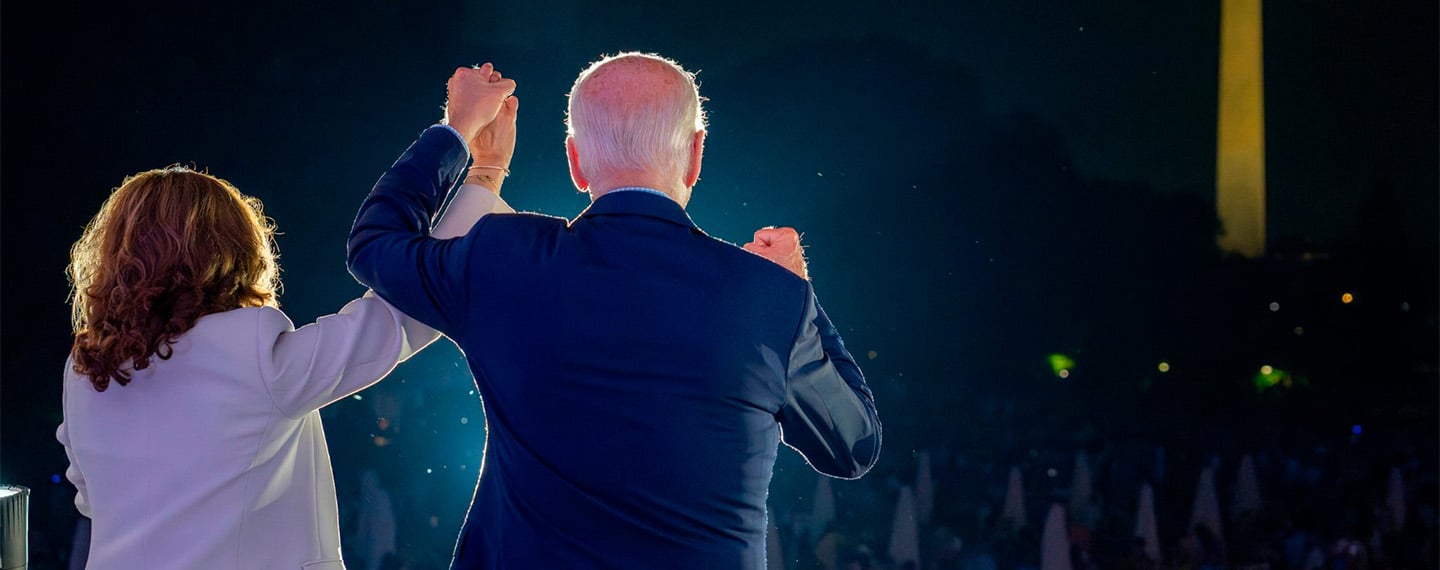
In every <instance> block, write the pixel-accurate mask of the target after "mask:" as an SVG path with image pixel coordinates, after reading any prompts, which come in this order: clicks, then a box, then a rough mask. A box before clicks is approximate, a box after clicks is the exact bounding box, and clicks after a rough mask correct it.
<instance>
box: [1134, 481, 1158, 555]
mask: <svg viewBox="0 0 1440 570" xmlns="http://www.w3.org/2000/svg"><path fill="white" fill-rule="evenodd" d="M1139 503H1140V504H1139V506H1138V507H1136V509H1135V537H1136V538H1139V539H1140V540H1141V541H1142V542H1143V543H1144V545H1145V556H1146V557H1147V558H1149V559H1150V560H1153V561H1155V562H1157V563H1158V562H1160V525H1159V523H1157V522H1156V520H1155V488H1154V487H1151V486H1150V484H1149V483H1146V484H1144V485H1141V486H1140V501H1139Z"/></svg>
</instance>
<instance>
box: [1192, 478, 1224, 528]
mask: <svg viewBox="0 0 1440 570" xmlns="http://www.w3.org/2000/svg"><path fill="white" fill-rule="evenodd" d="M1192 513H1193V514H1192V515H1191V516H1190V528H1192V529H1193V528H1195V526H1196V525H1200V526H1204V527H1205V528H1207V529H1210V532H1211V533H1214V535H1215V537H1216V539H1220V538H1221V537H1223V536H1224V535H1223V534H1221V533H1220V497H1219V496H1218V495H1216V494H1215V468H1214V467H1206V468H1205V469H1203V470H1202V471H1200V481H1199V482H1198V483H1197V484H1196V485H1195V506H1194V510H1193V511H1192Z"/></svg>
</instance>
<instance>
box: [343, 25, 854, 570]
mask: <svg viewBox="0 0 1440 570" xmlns="http://www.w3.org/2000/svg"><path fill="white" fill-rule="evenodd" d="M491 69H492V68H491V66H490V65H489V64H486V65H485V66H484V67H482V68H481V69H469V68H462V69H458V70H456V73H455V75H454V76H453V77H452V78H451V80H450V83H449V101H448V104H447V108H446V114H447V121H446V122H447V123H448V124H445V125H437V126H435V127H431V128H429V129H427V130H425V131H424V132H423V133H422V134H421V135H420V138H419V139H418V140H416V141H415V142H414V143H413V144H412V145H411V146H410V148H409V149H408V150H406V151H405V153H404V154H403V155H402V156H401V157H400V158H399V160H397V161H396V162H395V164H394V165H393V166H391V167H390V169H389V170H388V171H387V172H386V173H385V174H384V175H383V176H382V177H381V178H380V180H379V181H378V182H376V184H375V187H374V189H373V190H372V191H371V193H370V196H369V197H368V198H367V199H366V200H365V202H364V204H363V205H362V206H361V208H360V212H359V214H358V216H357V218H356V221H355V226H354V229H353V231H352V232H351V235H350V241H349V258H348V261H349V267H350V271H351V273H352V274H354V275H355V277H356V278H357V279H359V280H360V282H362V283H364V284H365V285H367V286H369V287H371V288H373V289H374V290H375V291H376V292H377V293H378V294H379V295H380V296H381V297H383V298H385V299H386V300H388V301H390V302H391V303H393V304H394V305H395V306H396V307H398V308H400V309H401V310H402V311H404V312H406V313H408V314H409V315H411V316H413V317H415V318H416V319H418V320H420V321H421V322H424V323H426V324H428V325H430V326H432V327H435V328H436V329H438V330H440V331H441V332H443V333H445V334H446V335H447V336H449V337H450V338H451V339H452V340H454V341H455V342H456V344H458V345H459V346H460V348H461V349H462V350H463V351H464V352H465V355H466V358H467V360H468V361H469V364H470V370H471V372H472V373H473V374H474V377H475V382H476V384H477V386H478V389H479V391H480V394H481V396H482V401H483V405H484V410H485V421H486V429H487V439H486V449H485V459H484V462H483V463H484V464H483V466H482V469H481V474H480V482H479V485H478V486H477V487H476V490H475V496H474V499H473V500H472V503H471V507H470V512H469V515H468V516H467V518H466V522H465V526H464V528H463V530H462V531H461V534H460V538H459V543H458V544H457V545H456V548H455V558H454V560H453V562H452V567H453V568H627V569H628V568H763V567H764V566H765V530H766V522H765V498H766V494H767V491H768V488H769V484H770V476H771V470H772V468H773V466H774V462H775V455H776V450H777V447H778V444H779V443H780V442H781V441H782V440H783V441H784V442H785V443H786V444H787V445H789V446H790V447H792V448H794V449H795V450H796V451H798V452H799V453H800V454H802V455H803V456H804V457H805V459H806V460H807V461H808V462H809V463H810V464H811V465H812V466H813V467H814V468H815V469H816V470H818V471H820V472H821V473H824V474H827V475H831V476H834V477H840V478H845V479H852V478H857V477H860V476H861V475H863V474H864V473H865V472H866V471H867V470H869V469H870V467H871V466H872V465H874V463H875V461H876V459H877V457H878V455H879V450H880V423H879V419H878V417H877V416H876V412H875V404H874V399H873V396H872V394H871V391H870V389H869V387H868V386H866V384H865V380H864V377H863V376H862V375H861V372H860V368H859V367H858V366H857V365H856V364H855V360H854V359H853V358H852V357H851V356H850V353H849V352H848V351H846V349H845V346H844V345H843V344H842V342H841V339H840V336H839V334H838V333H837V331H836V328H835V326H834V325H832V324H831V322H830V319H829V318H828V317H827V316H826V315H825V311H823V310H821V308H820V305H819V304H818V303H817V301H816V298H815V293H814V291H813V289H812V288H811V285H810V282H809V280H808V276H807V275H806V270H805V265H804V258H803V256H802V255H801V254H800V248H799V243H798V236H797V235H796V234H795V232H794V231H793V230H790V229H788V228H781V229H765V230H761V231H760V232H757V234H756V241H755V242H752V243H750V244H747V245H746V246H745V249H749V250H750V251H745V249H742V248H740V247H736V246H735V245H732V244H730V243H727V242H724V241H721V240H718V239H715V238H712V237H710V236H708V235H706V234H705V232H703V231H701V230H700V228H698V227H696V226H695V223H694V222H693V221H691V220H690V217H689V216H688V215H686V213H685V204H686V203H687V202H688V201H689V198H690V191H691V188H692V187H693V186H694V185H695V182H696V180H698V178H699V176H700V161H701V160H700V159H701V153H702V150H703V143H704V138H705V129H704V127H705V116H704V111H703V109H702V108H701V105H700V98H699V94H698V92H697V89H696V86H695V82H694V77H693V75H691V74H690V73H688V72H686V71H685V70H684V69H683V68H681V67H680V66H679V65H677V64H675V63H674V62H672V61H670V60H667V59H665V58H662V57H659V56H655V55H652V54H640V53H633V52H632V53H624V54H619V55H617V56H612V57H607V58H605V59H602V60H600V61H598V62H596V63H595V64H593V65H591V66H590V67H589V68H588V69H586V70H585V71H584V72H582V73H581V74H580V76H579V78H578V79H577V80H576V81H575V85H574V87H573V88H572V90H571V93H570V109H569V117H568V123H569V127H570V136H569V137H568V138H567V139H566V150H567V154H568V156H569V162H570V173H571V176H572V178H573V180H574V182H575V185H576V187H577V188H579V189H580V190H581V191H584V192H588V193H590V197H591V201H592V202H591V205H590V207H589V208H587V209H586V210H585V211H584V212H582V213H581V214H580V215H579V216H578V217H577V218H575V219H574V220H565V219H563V218H557V217H550V216H543V215H537V214H491V215H489V216H486V217H485V218H484V219H482V220H481V221H480V222H479V223H478V224H476V225H475V227H474V228H473V229H471V231H470V233H469V234H467V235H465V236H463V237H459V238H455V239H449V240H441V239H433V238H431V237H429V231H428V230H429V225H430V223H431V221H432V220H433V219H434V218H435V216H436V214H437V212H438V210H439V209H440V206H441V204H442V202H443V201H444V199H445V197H446V194H447V193H448V191H449V190H450V188H451V187H452V186H453V185H454V184H455V182H456V181H457V179H458V178H459V176H460V174H461V172H463V171H465V170H466V168H465V162H466V157H467V151H466V144H465V141H467V140H471V138H472V137H474V136H475V135H476V133H478V132H481V128H482V127H483V126H485V124H487V123H488V122H490V121H491V120H494V117H496V115H497V113H501V114H503V113H504V111H501V109H502V107H503V108H504V109H506V110H509V111H512V112H513V109H514V106H513V105H514V103H513V102H508V103H507V102H506V98H507V97H508V96H509V95H510V92H511V91H513V89H514V84H513V83H512V82H510V81H509V80H508V79H505V80H503V81H495V80H494V78H498V77H499V75H498V74H496V75H494V76H493V77H492V76H491V75H490V73H491ZM447 131H450V132H447ZM457 135H459V136H457ZM477 160H479V159H478V158H477ZM504 161H505V164H475V165H474V166H471V167H470V168H471V172H472V173H478V174H477V176H478V178H482V179H483V178H486V177H498V176H503V175H504V174H505V173H508V156H506V157H505V158H504ZM482 183H483V180H482Z"/></svg>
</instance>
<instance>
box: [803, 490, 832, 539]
mask: <svg viewBox="0 0 1440 570" xmlns="http://www.w3.org/2000/svg"><path fill="white" fill-rule="evenodd" d="M819 477H820V478H819V479H818V480H816V481H815V501H814V503H812V504H811V507H810V537H809V538H810V544H815V541H817V540H820V537H822V536H825V529H826V528H827V527H829V526H830V522H831V521H833V520H835V492H834V491H831V490H830V477H828V476H825V475H820V476H819Z"/></svg>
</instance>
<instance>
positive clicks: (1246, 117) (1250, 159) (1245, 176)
mask: <svg viewBox="0 0 1440 570" xmlns="http://www.w3.org/2000/svg"><path fill="white" fill-rule="evenodd" d="M1260 13H1261V9H1260V0H1221V5H1220V114H1219V118H1218V119H1219V120H1218V123H1219V132H1218V136H1217V137H1216V145H1215V147H1216V152H1215V208H1216V211H1217V213H1218V214H1219V215H1220V224H1221V229H1220V231H1221V234H1220V249H1221V250H1224V251H1227V252H1233V253H1238V254H1240V255H1243V256H1245V257H1260V256H1263V255H1265V81H1264V65H1263V62H1262V57H1263V55H1262V54H1263V43H1264V42H1263V41H1262V38H1261V25H1260Z"/></svg>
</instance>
